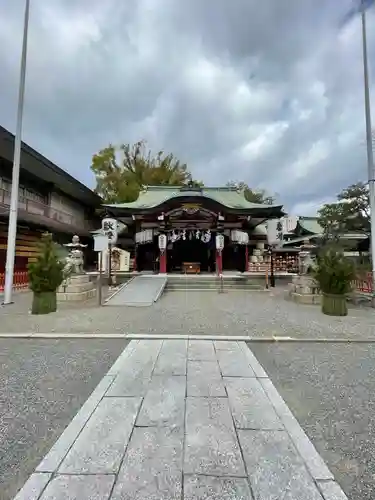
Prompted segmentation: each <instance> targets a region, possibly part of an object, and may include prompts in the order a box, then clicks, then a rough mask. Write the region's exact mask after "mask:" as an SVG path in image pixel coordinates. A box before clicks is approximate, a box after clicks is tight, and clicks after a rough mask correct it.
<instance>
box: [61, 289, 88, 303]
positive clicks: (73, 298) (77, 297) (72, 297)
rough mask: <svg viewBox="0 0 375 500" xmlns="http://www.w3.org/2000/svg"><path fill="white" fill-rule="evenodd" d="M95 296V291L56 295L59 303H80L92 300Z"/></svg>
mask: <svg viewBox="0 0 375 500" xmlns="http://www.w3.org/2000/svg"><path fill="white" fill-rule="evenodd" d="M95 295H96V289H95V288H92V289H91V290H86V291H84V292H69V293H62V292H61V293H60V292H58V293H57V300H58V301H61V302H81V301H84V300H88V299H92V298H93V297H95Z"/></svg>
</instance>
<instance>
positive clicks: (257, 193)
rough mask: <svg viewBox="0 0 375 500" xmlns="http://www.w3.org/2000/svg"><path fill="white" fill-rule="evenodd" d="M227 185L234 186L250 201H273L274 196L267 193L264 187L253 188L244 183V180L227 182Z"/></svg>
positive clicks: (267, 202) (267, 203)
mask: <svg viewBox="0 0 375 500" xmlns="http://www.w3.org/2000/svg"><path fill="white" fill-rule="evenodd" d="M227 186H228V187H236V188H237V189H238V190H240V191H243V193H244V195H245V198H246V200H247V201H249V202H251V203H260V204H265V205H272V204H273V203H274V202H275V198H274V196H271V195H269V194H268V193H267V192H266V191H265V190H264V189H260V190H254V189H252V188H250V187H249V186H248V184H246V182H243V181H241V182H234V181H230V182H228V183H227Z"/></svg>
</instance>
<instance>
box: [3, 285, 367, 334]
mask: <svg viewBox="0 0 375 500" xmlns="http://www.w3.org/2000/svg"><path fill="white" fill-rule="evenodd" d="M281 292H282V290H276V292H274V293H273V294H271V293H268V292H229V293H223V294H220V293H217V292H168V293H166V294H164V295H163V296H162V297H161V299H160V300H159V301H158V302H156V303H155V304H154V305H153V306H151V307H138V308H137V307H126V306H104V307H101V308H99V307H96V305H95V301H94V302H91V303H89V304H88V305H85V306H82V305H80V306H74V307H72V306H69V305H67V304H62V305H61V306H60V310H59V311H57V312H56V313H53V314H49V315H48V316H31V315H30V314H29V313H28V311H29V308H30V303H31V295H30V294H28V293H24V294H19V295H18V296H17V300H16V303H15V304H14V305H11V306H5V307H3V308H0V316H1V322H0V333H23V332H41V333H49V332H59V333H102V334H105V333H151V334H152V333H156V334H178V333H184V334H186V333H192V334H210V335H251V336H259V337H270V336H273V335H276V336H293V337H299V338H306V337H309V338H314V339H315V338H322V337H330V338H331V337H334V338H337V337H339V338H372V339H374V340H375V311H374V310H373V309H371V308H362V309H361V308H351V309H350V314H349V316H347V317H346V318H332V317H329V316H324V315H323V314H321V312H320V308H319V307H318V306H304V305H297V304H294V303H292V302H290V301H287V300H285V299H284V297H283V295H282V293H281Z"/></svg>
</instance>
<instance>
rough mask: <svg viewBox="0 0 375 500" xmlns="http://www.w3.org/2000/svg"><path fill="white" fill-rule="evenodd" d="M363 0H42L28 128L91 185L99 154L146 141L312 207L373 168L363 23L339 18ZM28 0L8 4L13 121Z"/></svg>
mask: <svg viewBox="0 0 375 500" xmlns="http://www.w3.org/2000/svg"><path fill="white" fill-rule="evenodd" d="M350 1H351V0H347V1H346V2H335V1H333V0H332V1H326V0H318V1H317V0H303V1H301V0H288V1H286V0H282V1H276V0H264V1H263V2H259V1H255V0H235V1H234V2H228V1H226V0H206V1H205V2H202V1H201V0H190V1H189V2H176V1H175V0H131V1H127V2H123V1H120V0H107V2H99V1H98V0H74V1H73V0H68V1H67V0H64V1H63V0H59V1H55V2H53V3H50V2H48V3H47V2H44V1H43V0H31V7H32V10H31V17H30V38H29V40H30V41H29V52H28V71H27V91H26V103H25V119H24V139H25V140H26V141H27V142H29V143H30V144H31V145H32V146H33V147H35V148H36V149H38V150H40V151H41V152H42V153H43V154H45V155H46V156H47V157H49V158H50V159H51V160H53V161H54V162H56V163H57V164H59V165H60V166H61V167H62V168H65V169H66V170H68V171H69V172H70V173H72V174H73V175H75V176H77V177H78V178H79V179H80V180H82V181H84V182H85V183H87V184H88V185H90V186H92V185H93V179H92V176H91V173H90V171H89V166H90V163H91V156H92V154H93V153H94V152H96V151H97V150H98V149H100V148H102V147H104V146H106V145H107V144H108V143H109V142H110V141H111V142H119V143H120V142H132V141H135V140H138V139H141V138H143V139H146V140H148V142H149V144H150V146H151V147H153V148H155V149H157V150H159V149H160V148H164V149H165V150H167V151H172V152H173V153H175V154H176V155H178V156H179V157H180V158H181V159H182V160H183V161H186V162H187V163H188V164H189V167H190V168H191V169H192V171H193V173H194V175H195V176H196V177H198V178H201V179H202V180H204V182H205V183H206V184H211V185H217V184H222V183H225V182H226V181H227V180H229V179H234V180H245V181H247V182H248V183H249V184H250V185H251V186H254V187H262V188H266V189H268V190H269V191H274V192H277V193H278V194H279V199H280V201H281V202H283V203H285V205H286V206H287V208H289V209H292V210H295V211H298V212H300V213H301V212H306V211H307V212H313V211H314V210H315V209H316V207H317V206H319V204H320V203H323V202H325V201H327V200H329V199H331V198H332V197H334V196H335V194H336V193H337V191H338V190H340V189H341V188H342V187H344V186H346V185H348V184H349V183H351V182H355V181H357V180H364V179H366V175H367V174H366V150H365V146H364V143H363V141H364V112H363V81H362V62H361V40H360V23H359V20H357V21H354V22H352V23H351V24H350V25H348V26H347V27H345V28H344V29H343V30H341V31H340V30H339V29H338V24H339V21H340V19H341V18H342V16H343V14H344V13H345V11H346V9H347V8H348V7H349V5H350ZM23 4H24V1H23V0H13V1H12V2H7V3H5V2H3V3H2V4H1V5H0V61H1V68H2V69H1V71H0V88H1V93H0V122H1V123H2V124H3V125H4V126H5V127H8V128H9V129H11V130H14V128H15V115H16V104H17V87H18V78H19V74H18V73H19V58H20V49H21V37H22V22H23ZM374 20H375V17H374V13H373V12H369V15H368V24H369V30H368V31H369V47H370V48H371V47H372V46H374V42H375V30H374V29H373V28H374ZM371 60H372V61H374V55H373V54H371ZM373 67H375V66H374V65H373ZM372 77H373V78H372V79H373V81H375V80H374V78H375V74H374V75H372ZM373 89H375V87H374V86H373ZM374 98H375V95H374Z"/></svg>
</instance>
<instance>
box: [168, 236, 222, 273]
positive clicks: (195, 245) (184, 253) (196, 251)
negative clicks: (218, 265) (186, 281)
mask: <svg viewBox="0 0 375 500" xmlns="http://www.w3.org/2000/svg"><path fill="white" fill-rule="evenodd" d="M211 254H212V250H211V249H210V248H209V246H208V245H207V244H206V243H203V241H201V240H200V239H197V238H192V239H189V238H187V239H186V240H183V239H180V240H177V241H175V242H174V243H173V246H172V248H171V249H170V250H168V260H167V265H168V272H172V271H175V272H181V270H182V264H183V262H199V264H200V270H201V271H202V272H208V271H212V272H213V271H214V269H212V255H211Z"/></svg>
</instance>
